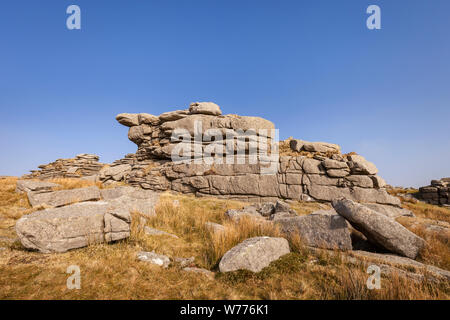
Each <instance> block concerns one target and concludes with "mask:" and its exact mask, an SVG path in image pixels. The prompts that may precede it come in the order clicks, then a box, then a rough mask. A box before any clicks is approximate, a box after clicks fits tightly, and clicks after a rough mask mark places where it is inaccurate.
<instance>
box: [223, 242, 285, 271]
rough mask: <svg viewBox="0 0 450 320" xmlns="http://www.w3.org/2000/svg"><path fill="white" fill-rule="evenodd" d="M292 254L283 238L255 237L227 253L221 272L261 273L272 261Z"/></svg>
mask: <svg viewBox="0 0 450 320" xmlns="http://www.w3.org/2000/svg"><path fill="white" fill-rule="evenodd" d="M289 252H290V249H289V243H288V242H287V240H286V239H283V238H271V237H255V238H250V239H247V240H244V241H243V242H241V243H240V244H238V245H237V246H235V247H234V248H232V249H230V250H229V251H227V252H226V253H225V255H224V256H223V257H222V259H221V260H220V263H219V270H220V272H229V271H236V270H249V271H252V272H259V271H261V270H262V269H264V268H265V267H267V266H268V265H269V264H270V263H271V262H272V261H275V260H277V259H278V258H280V257H281V256H283V255H285V254H288V253H289Z"/></svg>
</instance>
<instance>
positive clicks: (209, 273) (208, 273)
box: [183, 267, 214, 279]
mask: <svg viewBox="0 0 450 320" xmlns="http://www.w3.org/2000/svg"><path fill="white" fill-rule="evenodd" d="M183 271H186V272H194V273H198V274H202V275H205V276H207V277H208V278H210V279H214V272H212V271H209V270H207V269H203V268H196V267H187V268H184V269H183Z"/></svg>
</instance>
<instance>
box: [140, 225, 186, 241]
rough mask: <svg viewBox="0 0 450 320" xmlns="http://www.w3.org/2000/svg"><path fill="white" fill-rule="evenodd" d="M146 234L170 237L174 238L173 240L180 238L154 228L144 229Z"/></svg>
mask: <svg viewBox="0 0 450 320" xmlns="http://www.w3.org/2000/svg"><path fill="white" fill-rule="evenodd" d="M144 232H145V234H146V235H149V236H168V237H172V238H176V239H178V236H176V235H174V234H171V233H168V232H165V231H162V230H158V229H154V228H150V227H144Z"/></svg>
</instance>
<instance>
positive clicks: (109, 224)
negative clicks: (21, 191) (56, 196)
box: [16, 201, 131, 253]
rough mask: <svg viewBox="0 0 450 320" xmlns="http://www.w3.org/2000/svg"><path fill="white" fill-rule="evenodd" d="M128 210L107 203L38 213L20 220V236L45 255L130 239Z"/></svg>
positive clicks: (17, 224)
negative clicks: (93, 244)
mask: <svg viewBox="0 0 450 320" xmlns="http://www.w3.org/2000/svg"><path fill="white" fill-rule="evenodd" d="M130 223H131V216H130V213H129V212H128V211H123V210H118V209H115V208H114V207H111V206H110V205H109V204H108V203H107V202H104V201H100V202H85V203H77V204H73V205H69V206H66V207H61V208H52V209H46V210H41V211H37V212H34V213H32V214H29V215H25V216H23V217H22V218H20V219H19V220H18V221H17V223H16V233H17V236H18V237H19V240H20V242H21V243H22V245H23V246H24V247H25V248H28V249H32V250H38V251H40V252H43V253H51V252H65V251H67V250H70V249H75V248H81V247H85V246H87V245H89V244H92V243H100V242H110V241H116V240H120V239H124V238H127V237H129V236H130Z"/></svg>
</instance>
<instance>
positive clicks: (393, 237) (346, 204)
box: [332, 199, 425, 259]
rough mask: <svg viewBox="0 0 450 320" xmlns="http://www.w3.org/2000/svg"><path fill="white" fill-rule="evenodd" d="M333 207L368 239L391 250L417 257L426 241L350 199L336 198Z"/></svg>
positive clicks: (406, 255) (409, 256) (413, 257)
mask: <svg viewBox="0 0 450 320" xmlns="http://www.w3.org/2000/svg"><path fill="white" fill-rule="evenodd" d="M332 205H333V208H334V209H335V210H336V212H337V213H339V214H340V215H341V216H343V217H344V218H345V219H347V220H348V221H349V222H350V223H351V224H352V226H353V227H355V229H357V230H358V231H360V232H361V233H363V234H364V235H365V236H366V237H367V239H368V240H369V241H371V242H373V243H374V244H376V245H378V246H381V247H383V248H385V249H387V250H389V251H390V252H394V253H397V254H399V255H402V256H405V257H408V258H411V259H415V258H416V257H417V255H418V254H419V252H420V251H421V249H422V248H423V247H424V246H425V241H424V240H423V239H422V238H420V237H418V236H417V235H415V234H414V233H412V232H411V231H409V230H408V229H406V228H405V227H403V226H402V225H401V224H400V223H398V222H396V221H395V220H393V219H391V218H389V217H387V216H385V215H384V214H381V213H378V212H376V211H374V210H372V209H369V208H368V207H366V206H364V205H361V204H359V203H356V202H353V201H351V200H349V199H336V200H333V202H332Z"/></svg>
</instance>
